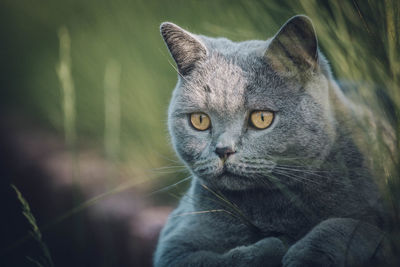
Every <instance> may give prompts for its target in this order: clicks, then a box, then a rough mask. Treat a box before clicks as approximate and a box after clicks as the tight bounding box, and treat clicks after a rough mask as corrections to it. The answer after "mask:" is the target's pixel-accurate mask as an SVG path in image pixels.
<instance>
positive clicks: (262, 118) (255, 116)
mask: <svg viewBox="0 0 400 267" xmlns="http://www.w3.org/2000/svg"><path fill="white" fill-rule="evenodd" d="M273 120H274V113H273V112H271V111H253V112H252V113H251V115H250V121H251V124H252V125H253V126H254V127H256V128H257V129H265V128H268V126H270V125H271V123H272V121H273Z"/></svg>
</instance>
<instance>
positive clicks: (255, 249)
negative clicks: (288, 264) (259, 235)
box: [247, 237, 287, 267]
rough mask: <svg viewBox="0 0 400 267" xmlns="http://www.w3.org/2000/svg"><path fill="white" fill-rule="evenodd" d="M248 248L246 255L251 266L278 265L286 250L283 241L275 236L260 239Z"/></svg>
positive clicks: (271, 266)
mask: <svg viewBox="0 0 400 267" xmlns="http://www.w3.org/2000/svg"><path fill="white" fill-rule="evenodd" d="M248 248H249V253H248V254H247V256H248V257H249V258H251V261H250V262H251V265H252V266H270V267H273V266H280V265H281V261H282V257H283V255H285V253H286V251H287V248H286V246H285V245H284V244H283V242H282V241H281V240H280V239H278V238H275V237H267V238H264V239H261V240H260V241H258V242H257V243H255V244H253V245H252V246H250V247H248Z"/></svg>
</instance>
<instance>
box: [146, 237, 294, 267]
mask: <svg viewBox="0 0 400 267" xmlns="http://www.w3.org/2000/svg"><path fill="white" fill-rule="evenodd" d="M174 243H175V242H174ZM167 246H168V245H167ZM187 249H188V247H186V246H182V244H180V245H178V244H176V245H175V246H170V247H162V248H159V251H158V252H157V253H156V255H155V263H154V265H155V266H156V267H164V266H182V267H183V266H193V267H200V266H204V267H205V266H207V267H214V266H215V267H224V266H227V267H228V266H229V267H235V266H236V267H246V266H265V267H278V266H281V261H282V257H283V255H284V254H285V253H286V250H287V248H286V246H285V245H284V244H283V242H282V241H281V240H280V239H278V238H275V237H267V238H264V239H262V240H260V241H258V242H256V243H254V244H251V245H247V246H238V247H236V248H233V249H231V250H229V251H227V252H225V253H223V254H219V253H216V252H214V251H209V250H207V249H204V250H197V251H187Z"/></svg>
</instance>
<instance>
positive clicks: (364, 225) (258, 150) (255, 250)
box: [154, 16, 384, 266]
mask: <svg viewBox="0 0 400 267" xmlns="http://www.w3.org/2000/svg"><path fill="white" fill-rule="evenodd" d="M161 33H162V36H163V38H164V40H165V42H166V44H167V46H168V48H169V50H170V52H171V55H172V56H173V58H174V59H175V61H176V63H177V66H178V71H179V80H178V84H177V86H176V88H175V90H174V93H173V97H172V100H171V104H170V108H169V120H168V123H169V131H170V134H171V137H172V143H173V146H174V148H175V150H176V151H177V153H178V155H179V157H180V158H181V160H182V161H183V162H184V163H185V164H186V166H187V167H188V168H189V169H190V171H191V173H192V175H193V179H192V183H191V187H190V189H189V190H188V192H187V193H186V194H185V196H184V197H183V198H182V199H181V201H180V203H179V206H178V207H177V208H176V209H175V210H174V211H173V212H172V214H171V215H170V217H169V219H168V222H167V224H166V226H165V227H164V229H163V231H162V233H161V236H160V239H159V243H158V246H157V250H156V252H155V256H154V264H155V266H280V265H282V264H283V266H345V265H346V266H363V265H365V264H367V263H371V262H376V261H378V260H380V259H381V258H382V254H383V251H382V249H381V248H382V244H383V243H382V240H384V238H383V233H382V231H381V230H380V229H379V227H380V226H381V225H382V223H383V219H382V216H381V210H382V208H381V204H380V195H379V192H378V188H377V186H376V185H375V183H374V181H373V177H372V174H371V171H370V170H369V168H368V167H367V166H366V160H365V157H364V156H363V154H362V153H361V150H360V148H359V147H358V146H357V145H356V142H355V140H354V138H356V137H357V138H358V137H359V136H360V135H358V134H357V129H356V127H355V125H356V123H355V119H356V118H355V117H356V114H357V109H356V108H355V106H354V105H353V104H352V103H351V102H350V101H348V100H347V99H346V98H345V96H344V95H343V94H342V92H341V91H340V88H339V87H338V86H337V84H336V83H335V81H334V80H333V78H332V76H331V72H330V69H329V66H328V64H327V62H326V60H325V59H324V57H323V55H322V54H321V53H320V52H319V51H318V46H317V40H316V35H315V32H314V28H313V26H312V24H311V21H310V20H309V19H308V18H307V17H305V16H296V17H293V18H292V19H290V20H289V21H288V22H287V23H286V24H285V25H284V26H283V27H282V28H281V29H280V31H279V32H278V33H277V34H276V35H275V36H274V37H273V38H271V39H269V40H267V41H246V42H238V43H236V42H232V41H230V40H228V39H225V38H210V37H206V36H200V35H194V34H191V33H189V32H187V31H185V30H183V29H181V28H180V27H178V26H176V25H174V24H172V23H163V24H162V25H161ZM254 110H271V111H274V112H275V118H274V121H273V123H272V125H271V127H269V128H267V129H265V130H258V129H255V128H253V127H251V126H250V124H249V113H250V112H252V111H254ZM193 112H204V113H206V114H208V116H209V117H210V118H211V124H212V126H211V128H210V129H209V130H206V131H197V130H195V129H194V128H193V127H192V126H191V125H190V121H189V115H190V114H191V113H193ZM217 147H228V148H230V149H232V150H234V151H236V153H234V154H233V155H231V156H230V157H228V158H227V159H226V161H225V160H223V159H220V158H219V157H218V155H217V154H216V153H215V150H216V148H217Z"/></svg>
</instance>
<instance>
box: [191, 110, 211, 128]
mask: <svg viewBox="0 0 400 267" xmlns="http://www.w3.org/2000/svg"><path fill="white" fill-rule="evenodd" d="M190 122H191V124H192V126H193V127H194V128H195V129H197V130H199V131H205V130H207V129H208V128H210V126H211V120H210V117H208V116H207V115H206V114H204V113H202V112H195V113H192V114H190Z"/></svg>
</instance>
